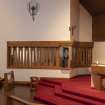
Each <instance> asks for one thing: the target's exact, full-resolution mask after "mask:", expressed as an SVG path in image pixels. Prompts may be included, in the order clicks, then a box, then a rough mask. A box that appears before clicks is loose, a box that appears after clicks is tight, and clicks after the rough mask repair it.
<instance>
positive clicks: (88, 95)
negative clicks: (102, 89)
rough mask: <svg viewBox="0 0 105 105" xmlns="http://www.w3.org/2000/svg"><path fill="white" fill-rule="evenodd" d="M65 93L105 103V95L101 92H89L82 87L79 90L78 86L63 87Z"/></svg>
mask: <svg viewBox="0 0 105 105" xmlns="http://www.w3.org/2000/svg"><path fill="white" fill-rule="evenodd" d="M62 91H63V93H66V94H69V95H71V94H72V95H75V96H78V97H84V98H86V99H90V100H94V101H97V102H101V103H105V97H102V95H101V94H95V93H93V94H92V93H89V92H88V91H84V90H82V89H80V90H78V89H77V88H75V87H73V88H72V86H71V87H69V88H68V87H66V88H65V87H64V86H63V89H62Z"/></svg>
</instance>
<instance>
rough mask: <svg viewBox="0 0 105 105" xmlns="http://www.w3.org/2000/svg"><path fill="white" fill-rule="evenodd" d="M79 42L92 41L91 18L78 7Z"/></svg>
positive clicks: (82, 8)
mask: <svg viewBox="0 0 105 105" xmlns="http://www.w3.org/2000/svg"><path fill="white" fill-rule="evenodd" d="M79 41H87V42H91V41H92V16H91V15H90V14H89V12H88V11H86V9H84V7H83V6H82V5H80V24H79Z"/></svg>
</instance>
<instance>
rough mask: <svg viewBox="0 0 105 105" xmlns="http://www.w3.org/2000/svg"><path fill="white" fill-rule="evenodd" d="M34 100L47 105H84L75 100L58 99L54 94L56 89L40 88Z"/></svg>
mask: <svg viewBox="0 0 105 105" xmlns="http://www.w3.org/2000/svg"><path fill="white" fill-rule="evenodd" d="M34 99H38V100H40V101H42V102H44V103H45V104H47V105H84V104H82V103H79V102H75V101H73V100H68V99H64V98H62V97H57V96H55V94H54V88H51V87H46V86H39V89H38V91H37V93H36V96H35V97H34Z"/></svg>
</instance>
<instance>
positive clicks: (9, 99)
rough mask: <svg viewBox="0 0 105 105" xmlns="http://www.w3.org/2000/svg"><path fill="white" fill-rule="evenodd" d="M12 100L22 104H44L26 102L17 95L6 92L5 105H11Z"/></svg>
mask: <svg viewBox="0 0 105 105" xmlns="http://www.w3.org/2000/svg"><path fill="white" fill-rule="evenodd" d="M13 101H16V102H18V103H20V104H22V105H45V104H38V103H32V102H28V101H26V100H23V99H21V98H19V97H17V96H14V95H11V94H8V95H7V105H13Z"/></svg>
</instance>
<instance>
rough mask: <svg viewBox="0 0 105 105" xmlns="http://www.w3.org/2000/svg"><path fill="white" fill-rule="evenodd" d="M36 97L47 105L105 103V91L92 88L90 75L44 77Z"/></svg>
mask: <svg viewBox="0 0 105 105" xmlns="http://www.w3.org/2000/svg"><path fill="white" fill-rule="evenodd" d="M34 98H35V99H38V100H40V101H43V102H44V103H46V104H47V105H105V91H98V90H96V89H92V88H91V87H90V76H80V77H76V78H73V79H43V80H41V81H40V82H39V87H38V90H37V93H36V96H35V97H34Z"/></svg>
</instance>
